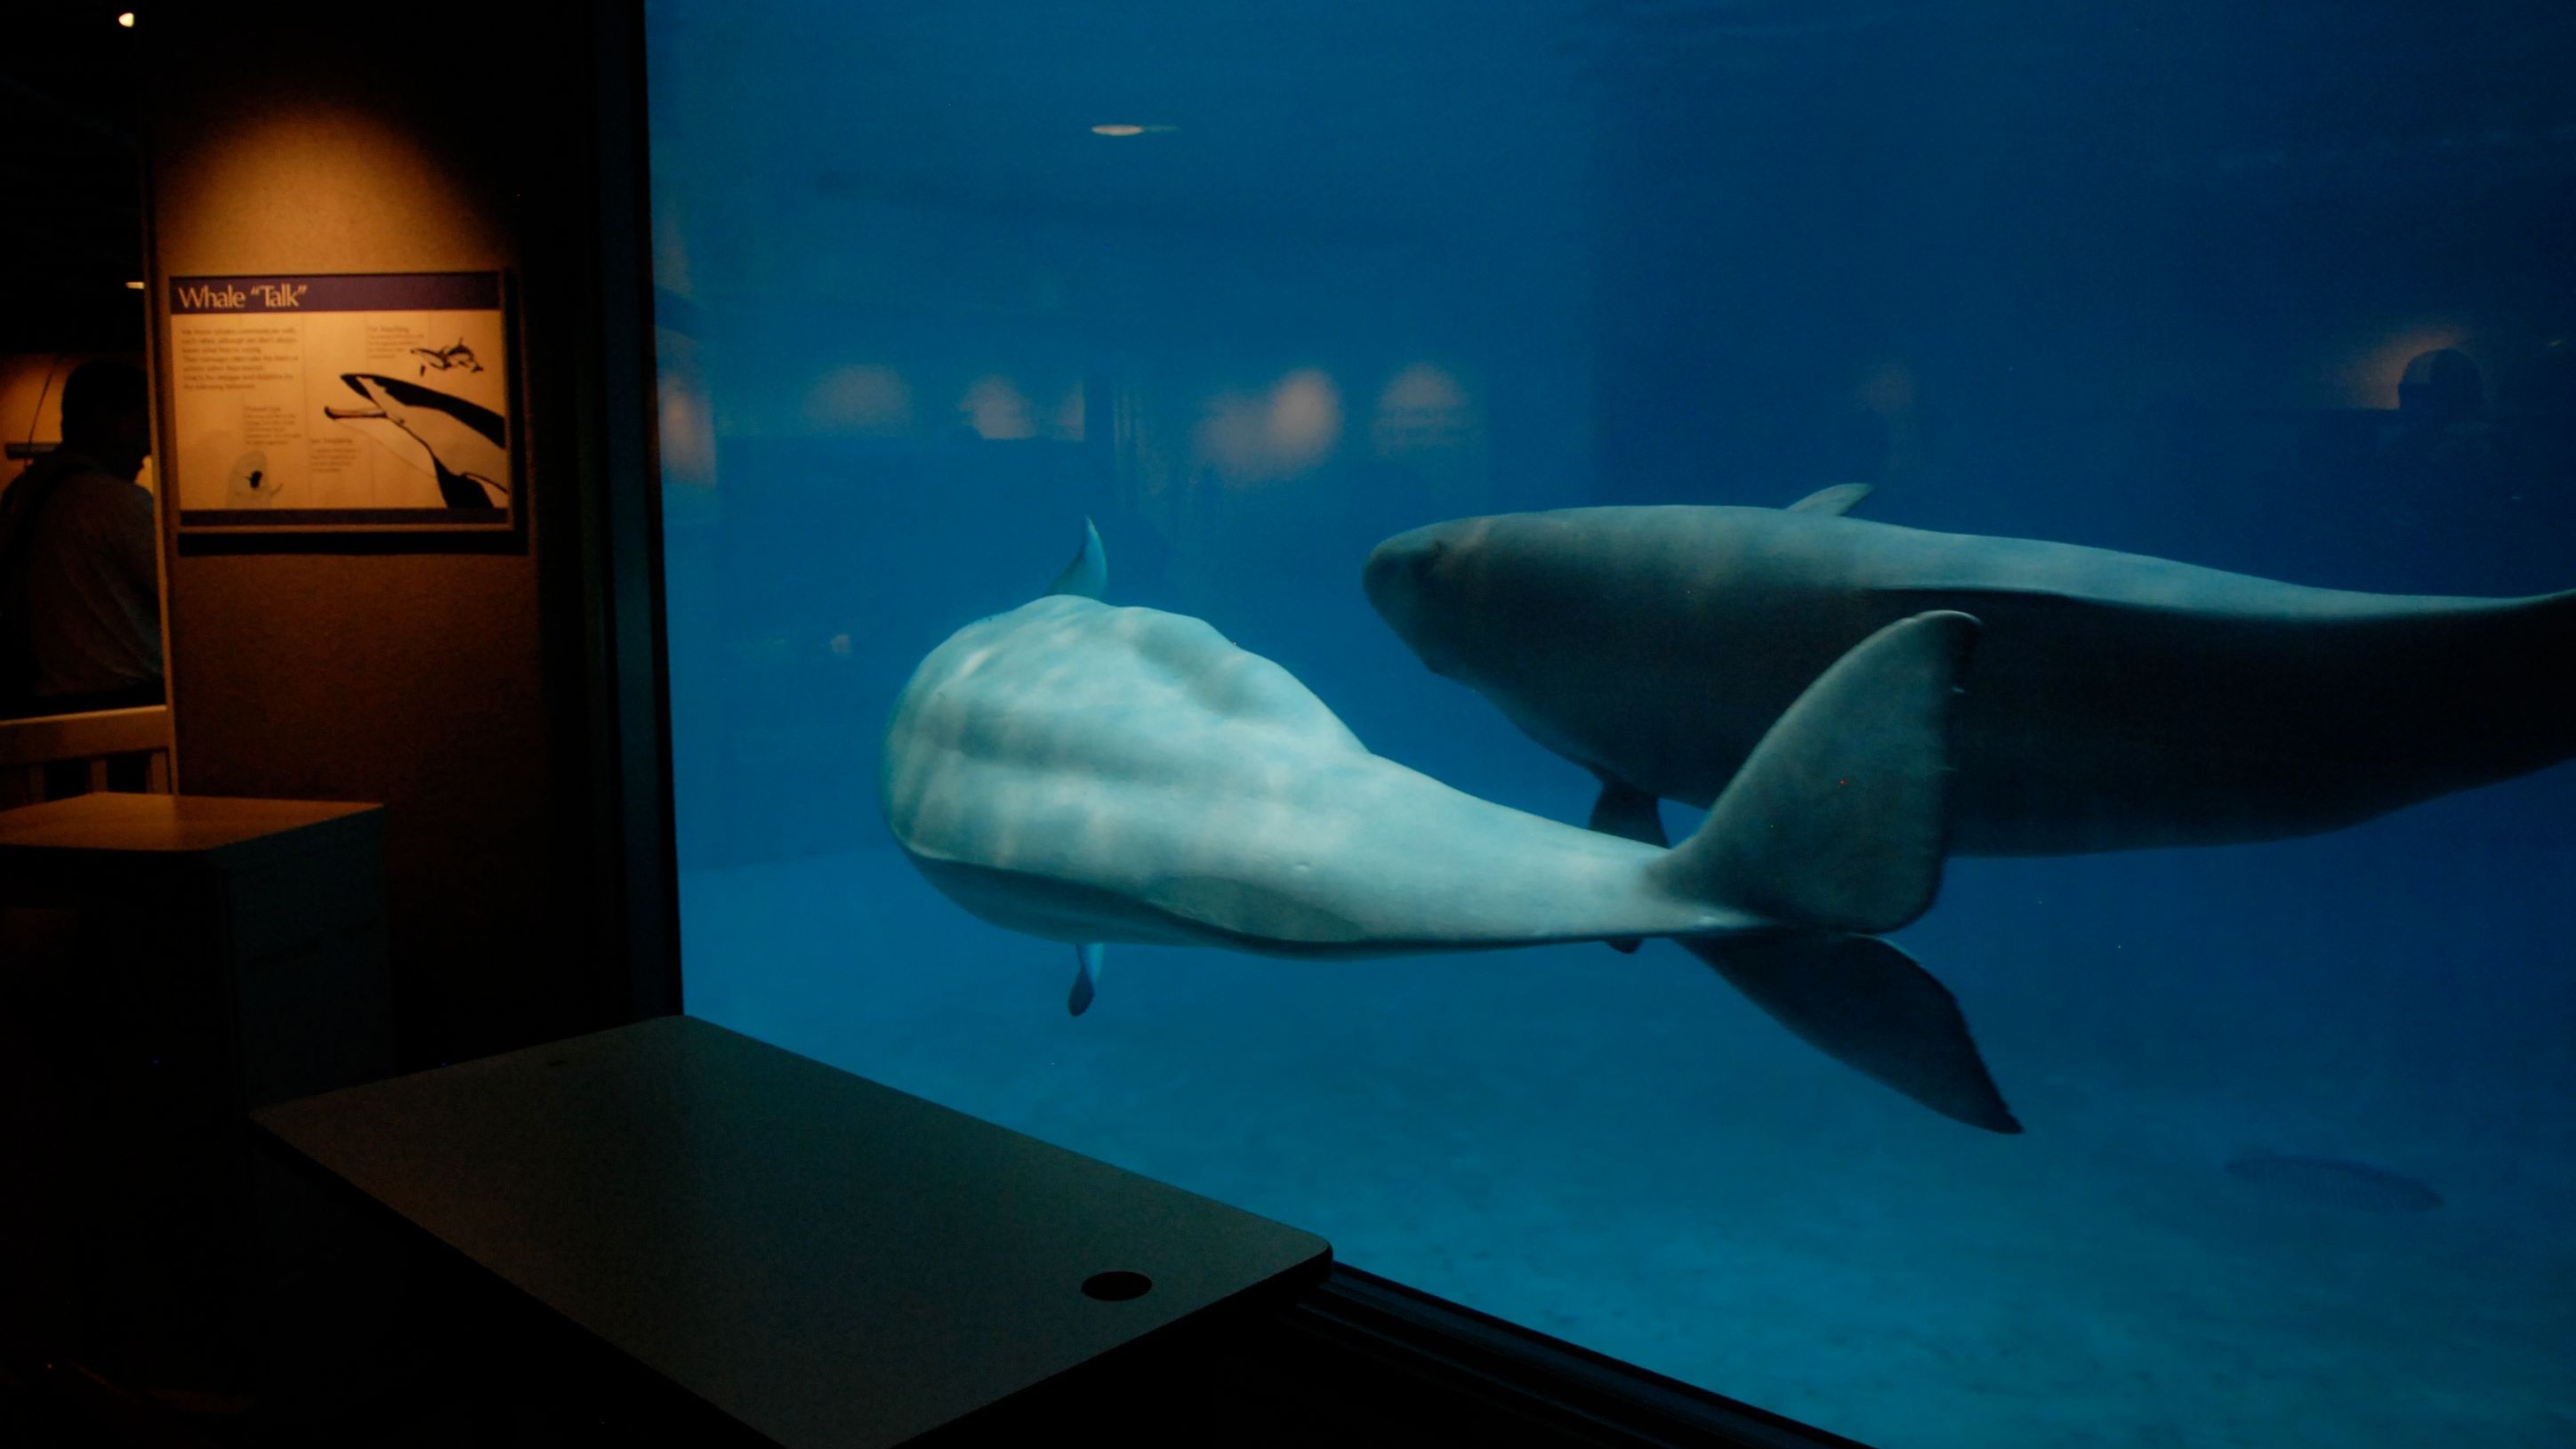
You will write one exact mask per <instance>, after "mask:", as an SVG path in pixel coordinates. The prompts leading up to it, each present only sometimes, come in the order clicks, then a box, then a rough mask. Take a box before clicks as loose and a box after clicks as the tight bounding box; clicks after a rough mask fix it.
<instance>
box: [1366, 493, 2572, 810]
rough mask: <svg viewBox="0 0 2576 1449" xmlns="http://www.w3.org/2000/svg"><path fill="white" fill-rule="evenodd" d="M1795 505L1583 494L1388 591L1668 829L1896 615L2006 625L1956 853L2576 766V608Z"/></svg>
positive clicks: (1970, 731)
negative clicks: (1612, 500) (2303, 582)
mask: <svg viewBox="0 0 2576 1449" xmlns="http://www.w3.org/2000/svg"><path fill="white" fill-rule="evenodd" d="M1867 491H1868V490H1867V489H1866V488H1863V487H1858V486H1856V485H1846V486H1844V487H1842V488H1835V489H1828V490H1826V491H1825V492H1824V493H1820V494H1818V495H1816V496H1815V497H1813V498H1809V499H1806V500H1804V501H1802V502H1800V503H1798V504H1796V505H1793V506H1792V507H1791V508H1789V509H1787V510H1780V509H1769V508H1722V507H1659V508H1575V509H1565V510H1562V511H1557V512H1547V513H1523V514H1506V515H1501V516H1497V517H1491V518H1470V519H1459V520H1455V521H1452V522H1447V523H1438V524H1433V525H1430V526H1428V527H1424V528H1418V529H1415V530H1413V531H1412V532H1410V533H1405V534H1401V535H1399V536H1397V537H1395V538H1392V539H1389V540H1387V541H1386V542H1384V543H1382V544H1380V545H1378V547H1377V550H1376V551H1375V552H1374V553H1372V554H1371V555H1370V557H1369V561H1368V566H1367V569H1366V571H1365V573H1364V575H1363V583H1364V585H1365V587H1366V588H1367V590H1368V595H1369V598H1370V600H1371V602H1373V603H1374V604H1375V605H1376V606H1377V609H1378V612H1379V613H1380V614H1382V615H1383V616H1385V618H1386V620H1387V622H1388V623H1389V624H1391V625H1392V626H1393V627H1394V628H1395V630H1396V632H1397V633H1398V634H1400V635H1402V636H1403V638H1404V640H1405V642H1406V643H1407V644H1409V645H1411V646H1412V648H1413V650H1414V652H1415V653H1416V654H1418V655H1420V656H1421V657H1422V659H1423V661H1424V662H1425V663H1427V664H1429V665H1430V666H1431V668H1432V669H1434V670H1435V671H1437V672H1439V673H1442V674H1446V675H1449V676H1451V677H1453V678H1455V679H1458V680H1459V681H1461V682H1463V683H1465V684H1467V685H1469V686H1471V687H1472V688H1474V689H1476V690H1477V691H1478V692H1480V693H1482V694H1483V695H1485V696H1486V697H1487V698H1488V699H1490V700H1492V701H1493V702H1494V704H1495V705H1497V706H1498V707H1500V708H1501V710H1502V711H1503V712H1504V713H1505V714H1506V715H1508V716H1510V718H1511V719H1512V720H1513V722H1514V723H1516V724H1518V725H1519V726H1520V727H1521V728H1522V729H1523V730H1524V731H1525V732H1527V733H1528V734H1529V735H1530V736H1531V737H1532V738H1534V739H1536V740H1537V741H1538V742H1539V743H1541V744H1543V745H1545V746H1547V747H1548V748H1549V749H1552V750H1554V751H1555V752H1556V753H1558V754H1560V755H1563V756H1565V757H1566V758H1567V759H1570V760H1572V761H1574V762H1575V763H1577V764H1580V765H1582V766H1584V767H1585V768H1587V769H1589V770H1591V771H1592V772H1593V773H1594V774H1595V775H1596V776H1598V777H1599V778H1600V780H1601V781H1602V786H1603V789H1602V795H1601V800H1600V803H1599V805H1598V806H1597V807H1596V808H1595V810H1594V815H1593V818H1594V822H1595V823H1596V825H1598V826H1599V828H1602V829H1604V830H1611V831H1616V832H1618V833H1621V834H1625V835H1629V836H1632V837H1635V838H1639V839H1645V840H1650V841H1651V840H1660V839H1661V838H1662V835H1661V827H1660V826H1659V825H1658V824H1657V823H1656V821H1655V818H1654V802H1655V800H1656V799H1657V798H1662V799H1668V800H1680V801H1684V802H1687V803H1690V804H1694V805H1704V804H1706V803H1708V802H1709V801H1710V800H1712V799H1714V798H1716V796H1717V794H1718V792H1719V791H1720V790H1722V789H1723V788H1725V786H1726V783H1727V781H1728V780H1729V779H1731V778H1732V777H1733V776H1734V774H1735V771H1736V769H1737V767H1738V766H1739V765H1740V764H1742V762H1743V761H1744V759H1745V758H1746V755H1747V754H1748V752H1750V751H1751V750H1752V749H1753V746H1754V742H1755V741H1756V740H1758V739H1760V738H1761V737H1762V732H1763V731H1764V730H1765V729H1766V728H1768V727H1769V725H1770V722H1771V719H1772V718H1773V716H1775V715H1776V714H1777V713H1778V712H1779V710H1780V709H1781V707H1782V706H1783V705H1785V704H1786V703H1787V702H1788V701H1789V700H1790V699H1791V698H1793V697H1794V696H1795V695H1796V693H1797V692H1798V691H1799V690H1800V689H1803V688H1805V687H1806V682H1807V681H1808V680H1809V679H1812V678H1813V677H1814V676H1815V673H1816V671H1817V670H1819V669H1822V668H1823V667H1824V666H1825V665H1826V664H1827V663H1829V662H1831V661H1832V660H1833V659H1835V658H1836V657H1838V656H1839V655H1841V654H1842V652H1843V651H1844V650H1846V649H1849V648H1850V647H1852V645H1854V644H1856V643H1858V642H1859V641H1860V640H1862V639H1864V638H1866V637H1868V636H1869V635H1870V634H1871V633H1872V632H1873V631H1875V630H1877V629H1879V628H1882V627H1884V626H1885V625H1886V624H1887V623H1888V622H1889V621H1891V620H1894V619H1900V618H1905V617H1908V616H1910V615H1913V614H1917V613H1920V612H1922V611H1924V610H1929V609H1958V610H1964V611H1966V612H1968V613H1971V614H1973V615H1975V616H1976V617H1977V618H1978V619H1979V620H1980V621H1982V622H1983V624H1984V625H1985V635H1984V638H1983V640H1982V642H1981V643H1980V644H1979V646H1978V650H1977V683H1976V689H1975V690H1974V691H1973V692H1972V694H1971V695H1970V696H1969V698H1968V699H1966V700H1965V701H1964V702H1963V703H1962V705H1961V707H1960V711H1959V718H1958V722H1957V727H1956V731H1955V733H1954V735H1953V738H1952V757H1951V758H1952V762H1953V763H1954V764H1955V765H1956V766H1957V768H1958V770H1959V784H1958V791H1957V796H1958V798H1957V802H1956V811H1957V815H1956V824H1955V833H1954V837H1953V840H1952V845H1953V848H1954V849H1956V850H1957V851H1958V852H1959V853H1961V854H1967V855H2051V854H2069V853H2079V852H2086V851H2101V850H2126V849H2138V848H2145V847H2164V846H2190V845H2218V844H2229V843H2237V842H2245V841H2257V840H2274V839H2280V838H2284V837H2288V836H2295V835H2303V834H2308V833H2312V832H2317V831H2325V830H2335V829H2340V828H2342V827H2344V826H2348V825H2353V824H2356V823H2359V822H2361V821H2364V820H2368V819H2370V818H2372V817H2374V816H2377V815H2380V814H2384V813H2386V812H2388V811H2391V810H2395V809H2398V808H2400V807H2403V806H2406V805H2411V804H2414V803H2416V802H2418V801H2422V800H2427V799H2431V798H2433V797H2434V796H2437V795H2441V794H2444V793H2447V792H2449V791H2454V790H2464V789H2469V788H2472V787H2475V786H2480V785H2487V784H2492V783H2495V782H2497V781H2500V780H2505V779H2509V778H2511V777H2513V776H2515V775H2519V774H2523V773H2525V772H2528V771H2532V770H2537V769H2541V768H2543V767H2546V766H2548V765H2552V764H2555V763H2557V762H2559V761H2561V760H2564V759H2567V758H2568V757H2569V756H2570V755H2576V593H2566V594H2553V595H2548V596H2544V597H2540V598H2530V599H2472V598H2427V597H2409V596H2404V595H2392V594H2363V593H2348V592H2343V591H2338V590H2332V589H2316V588H2304V587H2301V586H2298V585H2294V584H2286V583H2278V582H2275V581H2273V580H2270V579H2262V578H2253V577H2249V576H2247V575H2244V574H2232V573H2222V572H2220V571H2218V570H2216V569H2207V568H2197V567H2194V566H2192V565H2189V564H2183V563H2175V562H2172V561H2170V560H2166V559H2157V558H2146V557H2141V556H2139V555H2135V554H2123V553H2113V552H2109V551H2107V550H2103V549H2095V548H2079V547H2075V546H2073V545H2068V544H2058V543H2044V542H2039V541H2036V540H2030V539H2015V538H1985V537H1976V536H1970V535H1964V534H1946V533H1927V532H1924V531H1921V530H1918V529H1911V528H1897V527H1892V526H1890V525H1888V524H1883V523H1870V522H1864V521H1862V520H1858V519H1852V518H1845V517H1841V516H1839V515H1840V514H1841V513H1842V511H1843V510H1844V509H1846V508H1848V507H1849V506H1850V505H1851V504H1852V503H1853V502H1854V501H1856V500H1857V498H1858V497H1859V496H1860V495H1861V494H1863V493H1866V492H1867Z"/></svg>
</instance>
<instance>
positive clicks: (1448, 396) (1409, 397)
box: [1369, 362, 1476, 458]
mask: <svg viewBox="0 0 2576 1449" xmlns="http://www.w3.org/2000/svg"><path fill="white" fill-rule="evenodd" d="M1475 436H1476V419H1475V413H1474V409H1473V406H1472V404H1471V401H1470V399H1469V398H1468V396H1467V389H1466V387H1465V385H1464V384H1462V383H1460V382H1459V381H1458V379H1457V378H1456V377H1454V376H1452V375H1451V374H1450V373H1449V372H1448V371H1447V370H1446V369H1444V368H1440V367H1436V366H1434V365H1432V364H1431V363H1428V362H1417V363H1415V364H1413V365H1412V366H1410V367H1408V368H1406V369H1404V370H1403V371H1402V372H1399V373H1397V374H1396V375H1395V376H1394V377H1393V378H1392V379H1390V380H1389V381H1388V382H1387V385H1386V387H1385V389H1384V390H1382V391H1381V392H1379V393H1378V395H1377V412H1376V416H1375V417H1374V418H1372V419H1371V420H1370V423H1369V445H1370V446H1371V447H1372V448H1373V449H1375V450H1376V452H1377V455H1378V456H1379V457H1381V458H1413V457H1416V456H1418V455H1421V454H1426V453H1442V452H1449V451H1454V450H1458V449H1462V448H1465V447H1468V446H1470V445H1471V444H1472V443H1473V442H1474V441H1475Z"/></svg>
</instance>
